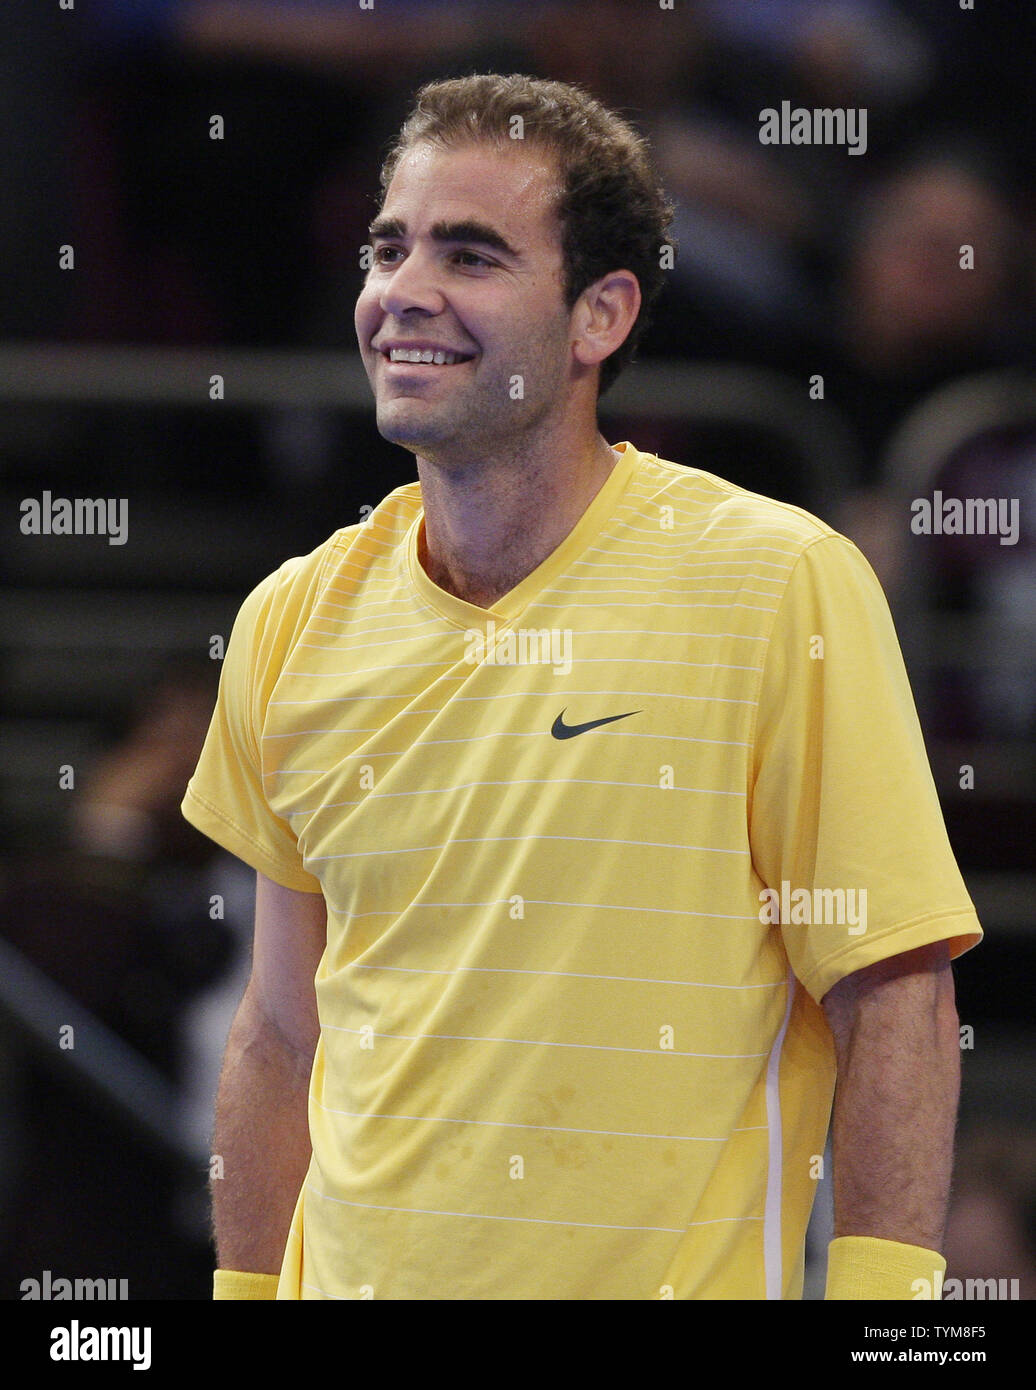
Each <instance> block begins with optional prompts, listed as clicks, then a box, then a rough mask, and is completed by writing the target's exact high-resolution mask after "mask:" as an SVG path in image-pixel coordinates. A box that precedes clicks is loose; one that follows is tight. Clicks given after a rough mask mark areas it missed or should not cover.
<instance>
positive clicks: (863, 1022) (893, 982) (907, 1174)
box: [823, 941, 960, 1250]
mask: <svg viewBox="0 0 1036 1390" xmlns="http://www.w3.org/2000/svg"><path fill="white" fill-rule="evenodd" d="M823 1007H824V1012H825V1014H826V1015H827V1021H828V1023H829V1024H830V1027H831V1032H832V1033H833V1034H834V1041H835V1052H836V1055H837V1058H838V1082H837V1089H836V1091H835V1104H834V1126H833V1149H834V1200H835V1235H836V1236H876V1237H878V1238H879V1239H882V1240H892V1241H899V1242H901V1243H902V1244H904V1245H918V1246H922V1247H923V1248H925V1249H927V1250H940V1249H941V1246H942V1241H943V1234H944V1229H945V1224H946V1210H947V1205H948V1202H949V1192H950V1176H951V1172H952V1167H953V1136H954V1130H955V1127H956V1120H957V1105H958V1101H959V1097H960V1045H959V1023H958V1019H957V1009H956V1004H955V1000H954V990H953V974H952V971H951V968H950V952H949V944H948V942H945V941H940V942H936V943H934V944H933V945H931V946H922V947H919V948H918V949H917V950H914V951H907V952H904V953H903V954H902V955H898V956H892V957H890V958H889V959H887V960H883V961H879V962H877V963H876V964H875V965H871V966H867V967H865V968H864V969H863V970H857V971H855V972H854V973H853V974H851V975H847V976H846V977H845V979H843V980H840V981H839V982H838V984H836V985H834V986H833V987H832V988H831V989H830V990H829V991H828V993H827V994H826V995H825V996H824V1000H823Z"/></svg>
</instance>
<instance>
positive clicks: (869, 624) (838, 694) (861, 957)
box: [749, 533, 982, 1003]
mask: <svg viewBox="0 0 1036 1390" xmlns="http://www.w3.org/2000/svg"><path fill="white" fill-rule="evenodd" d="M749 834H750V840H751V846H752V859H753V863H754V865H755V867H756V871H757V873H758V874H759V876H760V878H761V879H762V881H763V883H764V884H765V885H766V886H767V889H768V890H769V895H768V897H769V909H770V910H771V911H772V910H774V909H776V910H777V915H773V916H769V917H767V918H764V920H774V921H777V920H779V921H780V927H779V928H777V927H775V928H774V929H775V930H778V929H779V930H780V931H781V933H782V936H783V940H784V945H785V950H786V952H787V955H788V959H789V961H790V963H791V967H792V969H793V970H794V972H795V974H796V975H797V977H798V978H799V979H800V980H801V982H802V984H803V986H804V987H805V989H806V990H807V991H808V992H809V994H810V995H811V996H812V997H813V998H814V999H815V1000H816V1001H817V1002H818V1003H819V1002H820V1000H821V999H822V998H823V996H824V995H825V994H826V993H827V991H828V990H829V989H830V988H831V986H832V985H834V984H836V983H837V981H838V980H840V979H842V978H843V976H845V975H848V974H850V973H852V971H854V970H859V969H861V968H863V967H864V966H867V965H872V964H874V963H875V962H876V961H879V960H882V959H884V958H885V957H888V956H893V955H898V954H899V953H901V952H903V951H911V950H914V949H915V948H916V947H919V946H925V945H928V944H930V943H931V942H934V941H940V940H948V941H949V942H950V954H951V957H953V958H955V957H957V956H959V955H961V954H962V953H963V952H964V951H966V950H968V949H969V948H970V947H971V946H974V945H976V944H977V943H978V941H980V940H981V937H982V929H981V927H980V925H979V922H978V918H977V916H976V913H975V908H974V905H973V903H972V901H971V899H970V897H969V896H968V893H967V890H966V888H965V886H964V881H963V879H962V877H961V874H960V870H959V869H958V867H957V863H956V860H955V859H954V856H953V851H952V849H951V847H950V843H949V838H948V836H947V834H946V826H945V823H944V821H943V816H942V810H941V807H940V805H939V797H938V793H937V792H936V788H935V782H934V779H933V777H932V773H931V768H930V766H929V763H928V756H927V753H926V751H925V746H924V739H923V736H922V733H921V726H920V722H919V720H918V717H917V711H916V708H915V705H914V699H913V695H912V693H911V690H910V684H909V680H908V678H907V673H906V668H905V665H904V662H903V657H902V653H901V651H900V646H899V641H898V639H897V637H896V631H895V627H894V625H893V622H892V615H891V613H890V612H889V607H888V603H887V601H886V599H885V595H884V593H883V591H882V589H881V585H880V584H879V583H878V580H877V577H876V576H875V574H874V572H873V570H872V569H871V567H870V565H869V564H868V563H867V561H866V559H865V558H864V556H863V555H862V554H861V553H860V551H859V550H858V549H857V547H856V546H855V545H854V544H853V543H852V542H851V541H850V540H848V539H847V538H846V537H844V536H840V535H837V534H835V533H830V534H828V535H826V536H822V537H819V538H818V539H816V540H814V541H812V542H811V543H810V544H809V545H808V546H807V547H806V549H805V550H804V551H803V552H802V554H801V555H800V556H799V558H798V561H797V563H796V565H795V568H794V570H793V572H792V575H791V577H790V578H789V581H788V585H787V588H786V590H785V592H784V595H783V597H782V599H781V603H780V606H779V608H778V612H777V616H776V618H775V619H774V625H773V629H772V632H771V636H770V641H769V644H768V647H767V652H766V657H765V663H764V671H763V676H762V681H761V687H760V698H759V704H758V708H757V712H756V725H755V735H754V739H753V753H752V785H751V789H750V800H749ZM778 904H779V908H778Z"/></svg>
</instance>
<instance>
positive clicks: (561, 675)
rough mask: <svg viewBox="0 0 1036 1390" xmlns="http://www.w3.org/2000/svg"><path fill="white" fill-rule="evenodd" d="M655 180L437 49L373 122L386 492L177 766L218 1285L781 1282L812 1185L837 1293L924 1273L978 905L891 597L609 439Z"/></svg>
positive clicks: (390, 1292) (309, 578)
mask: <svg viewBox="0 0 1036 1390" xmlns="http://www.w3.org/2000/svg"><path fill="white" fill-rule="evenodd" d="M671 215H672V207H671V205H670V204H669V203H668V201H667V200H666V197H665V195H664V193H663V191H662V190H661V188H660V187H659V185H658V183H657V181H656V178H655V176H654V175H653V173H652V169H651V165H650V162H649V154H648V150H647V148H646V145H645V142H644V140H643V139H642V138H641V137H640V136H639V135H638V134H637V133H635V132H634V130H633V129H632V128H631V127H630V126H629V125H628V124H627V123H626V122H625V121H624V120H623V119H621V118H620V117H619V116H618V115H617V114H615V113H612V112H610V111H608V110H606V109H604V108H602V107H601V105H599V104H598V103H597V102H596V101H595V100H593V99H592V98H591V97H590V96H589V95H588V94H587V93H585V92H584V91H583V90H581V89H579V88H576V87H573V86H569V85H565V84H561V83H557V82H547V81H539V80H532V79H529V78H527V77H524V76H500V75H496V74H483V75H477V76H472V77H466V78H460V79H452V80H449V81H444V82H436V83H432V84H429V85H427V86H426V87H424V88H423V89H422V90H421V91H420V92H419V93H418V96H417V101H416V106H415V108H414V110H413V111H412V113H411V115H410V116H409V118H408V119H407V121H406V123H405V124H404V126H403V128H402V130H401V132H400V135H399V137H398V141H397V143H396V144H395V146H394V148H393V149H392V150H391V152H390V153H389V155H388V157H387V160H386V164H385V168H384V170H383V175H382V197H381V202H380V208H379V210H378V215H377V217H376V219H375V221H374V223H373V225H372V227H371V230H370V257H369V259H370V266H369V269H368V270H367V273H366V279H365V282H364V284H363V287H362V290H361V292H360V294H359V298H358V301H357V305H356V315H355V321H356V332H357V338H358V342H359V349H360V352H361V354H362V357H363V361H364V364H365V366H366V369H367V373H368V375H369V378H370V382H371V387H372V390H373V393H374V399H375V403H376V408H377V422H378V428H379V430H380V432H381V433H382V435H384V437H385V438H386V439H389V440H392V441H394V442H395V443H397V444H400V445H401V446H403V447H404V448H406V449H408V450H410V451H411V452H413V454H414V456H415V459H416V466H417V473H418V478H419V481H417V482H414V483H411V484H408V485H407V486H404V487H402V488H399V489H397V490H396V491H394V492H392V493H391V494H390V495H389V496H388V497H386V498H385V499H384V500H383V501H382V502H381V503H380V505H378V506H377V507H376V508H374V510H373V512H372V513H371V515H370V516H369V517H368V518H367V519H366V520H365V521H364V522H363V523H362V524H357V525H347V526H344V527H342V528H340V529H338V530H336V531H335V532H334V533H333V534H332V535H331V536H330V537H329V538H328V539H327V540H326V541H325V542H324V543H323V544H321V545H319V546H318V547H317V548H316V549H315V550H314V551H313V552H312V553H311V554H309V555H306V556H301V557H296V558H294V559H289V560H286V561H285V563H284V564H283V565H281V567H280V568H279V569H278V570H277V571H276V572H275V573H273V574H271V575H270V576H269V577H268V578H266V579H265V580H263V582H262V583H261V584H259V586H258V587H257V588H256V589H255V590H254V591H253V592H252V593H251V594H250V595H249V596H248V598H247V599H246V600H245V602H244V604H243V606H242V608H241V611H240V614H239V616H238V618H237V621H236V623H235V626H234V630H233V634H232V637H231V641H230V643H229V645H228V650H227V655H226V660H225V663H224V668H223V673H222V681H221V686H220V693H219V699H218V703H217V707H216V710H215V713H214V716H213V719H212V724H211V728H210V730H209V734H208V737H207V741H206V743H205V747H204V751H203V753H202V756H201V759H200V762H199V764H198V768H197V771H196V772H195V774H194V776H193V778H192V779H191V782H190V784H189V787H188V790H187V794H186V797H185V799H184V802H183V810H184V814H185V815H186V816H187V818H188V819H189V820H190V821H191V822H192V823H193V824H194V825H195V826H197V827H198V828H199V829H201V830H202V831H204V832H205V833H206V834H207V835H209V836H211V837H212V838H213V839H214V840H216V841H217V842H218V843H219V844H221V845H222V846H224V847H225V848H226V849H228V850H229V851H231V852H232V853H234V854H235V855H237V856H239V857H240V858H241V859H242V860H244V861H245V863H246V864H248V865H250V866H251V867H252V868H254V869H255V870H256V872H257V899H256V921H255V945H254V959H253V968H252V975H251V980H250V982H249V985H248V987H247V990H246V992H245V995H244V998H243V1000H242V1002H241V1006H240V1009H239V1011H238V1013H237V1016H236V1018H235V1021H234V1024H233V1028H232V1030H231V1034H230V1038H229V1042H228V1045H227V1052H226V1059H225V1063H224V1069H223V1076H222V1080H221V1085H220V1091H219V1097H218V1101H217V1115H216V1130H215V1141H214V1147H215V1151H216V1152H217V1153H218V1154H219V1155H220V1156H221V1157H222V1159H223V1176H222V1177H221V1178H220V1179H218V1180H216V1181H215V1182H214V1183H213V1204H214V1219H215V1233H216V1242H217V1252H218V1264H219V1269H218V1270H217V1272H216V1276H215V1296H216V1297H217V1298H239V1299H244V1298H274V1297H278V1298H283V1299H301V1298H307V1299H363V1298H388V1299H471V1300H485V1299H573V1300H583V1299H666V1298H678V1299H707V1298H712V1299H764V1298H768V1299H794V1298H798V1297H800V1296H801V1292H802V1281H803V1248H804V1237H805V1231H806V1224H807V1220H808V1218H809V1214H810V1209H811V1207H812V1204H813V1201H814V1198H815V1196H816V1193H817V1190H818V1188H819V1186H820V1185H821V1184H822V1183H828V1184H831V1183H833V1184H834V1204H835V1216H836V1238H835V1239H834V1241H833V1243H832V1246H831V1249H830V1256H829V1262H828V1286H827V1296H828V1297H829V1298H832V1299H835V1298H843V1299H844V1298H852V1299H856V1298H899V1299H909V1298H912V1297H914V1296H915V1293H916V1289H917V1288H918V1287H920V1285H918V1282H917V1281H919V1280H927V1281H928V1285H929V1287H931V1286H932V1285H933V1284H936V1285H937V1275H938V1273H939V1272H940V1271H941V1270H942V1269H944V1267H945V1265H944V1261H943V1259H942V1256H941V1255H940V1253H939V1249H940V1244H941V1242H942V1236H943V1224H944V1221H945V1216H946V1205H947V1197H948V1191H949V1181H950V1172H951V1162H952V1145H953V1132H954V1123H955V1116H956V1108H957V1099H958V1086H959V1066H960V1058H959V1046H958V1022H957V1016H956V1010H955V1004H954V992H953V982H952V973H951V965H950V962H951V960H952V959H953V958H954V957H956V956H958V955H959V954H960V953H961V952H963V951H964V950H966V949H967V948H968V947H970V946H972V945H974V944H975V943H976V942H977V941H978V940H979V939H980V937H981V934H982V933H981V928H980V926H979V923H978V920H977V917H976V914H975V910H974V907H973V905H972V902H971V900H970V898H969V897H968V894H967V892H966V890H965V886H964V884H963V882H962V879H961V875H960V873H959V871H958V868H957V865H956V863H955V861H954V857H953V854H952V852H951V849H950V846H949V843H948V840H947V836H946V832H945V828H944V824H943V819H942V815H941V812H940V807H939V801H938V797H937V794H936V790H935V786H934V783H933V779H932V776H931V772H930V769H929V766H928V762H927V759H926V755H925V749H924V743H923V740H922V736H921V730H920V728H919V725H918V720H917V715H916V713H915V708H914V703H913V699H912V696H911V692H910V688H909V684H908V681H907V677H906V673H905V670H904V665H903V661H902V657H901V654H900V649H899V645H898V643H897V639H896V635H895V631H894V628H893V625H892V621H891V617H890V614H889V610H888V606H887V604H886V601H885V598H884V595H883V593H882V590H881V588H880V586H879V584H878V582H877V580H876V578H875V576H874V574H873V572H872V571H871V569H870V567H869V566H868V564H867V562H866V561H865V560H864V558H863V556H862V555H861V554H860V552H859V551H858V550H857V549H856V547H855V546H854V545H853V544H852V543H851V542H850V541H849V540H847V539H846V538H845V537H843V536H841V535H839V534H838V533H836V532H835V531H833V530H832V529H831V528H830V527H829V526H827V525H826V524H825V523H824V522H822V521H820V520H819V519H818V518H816V517H815V516H812V515H810V514H809V513H807V512H805V511H803V510H800V509H799V508H796V507H792V506H788V505H785V504H783V503H780V502H777V501H774V500H771V499H769V498H767V497H764V496H760V495H758V494H755V493H751V492H747V491H745V490H744V489H742V488H740V487H737V486H735V485H734V484H732V483H730V482H727V481H725V480H724V479H722V478H719V477H716V476H714V475H712V474H709V473H707V472H703V471H701V470H700V469H697V468H694V467H693V466H685V465H683V464H679V463H675V462H670V461H668V460H665V459H661V458H657V457H655V456H654V455H652V454H650V453H646V452H643V451H641V450H639V449H638V448H637V447H636V446H635V445H634V444H633V443H631V442H629V441H623V442H620V443H617V444H614V445H610V444H609V442H608V441H607V440H606V438H605V437H604V436H603V435H602V434H601V432H600V430H599V428H598V424H597V402H598V398H599V395H600V393H601V391H602V390H605V389H607V387H608V386H609V385H610V384H611V383H612V381H614V379H615V377H616V375H617V374H618V372H619V371H620V370H621V369H622V367H623V366H624V365H625V364H626V363H627V362H628V361H629V360H630V358H631V356H632V355H633V352H634V349H635V346H636V343H637V341H638V339H639V337H640V334H641V333H642V331H643V329H644V326H645V324H646V322H647V315H648V313H649V311H650V309H651V306H652V303H653V302H654V300H655V299H656V297H657V295H658V293H659V290H660V289H661V286H662V283H663V281H664V278H665V273H666V272H665V269H664V268H663V267H664V265H665V262H666V252H667V251H668V249H669V246H670V243H669V242H668V240H667V231H668V226H669V221H670V218H671ZM343 467H352V468H359V469H362V468H363V459H362V458H352V459H345V460H343ZM836 1079H837V1090H836V1089H835V1082H836ZM832 1103H833V1172H832V1171H825V1169H824V1159H823V1155H824V1150H825V1140H826V1136H827V1134H828V1128H829V1123H830V1122H831V1120H832Z"/></svg>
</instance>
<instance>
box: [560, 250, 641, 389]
mask: <svg viewBox="0 0 1036 1390" xmlns="http://www.w3.org/2000/svg"><path fill="white" fill-rule="evenodd" d="M639 313H640V285H639V284H638V283H637V277H636V276H635V275H634V274H633V272H632V271H631V270H610V271H609V272H608V274H607V275H603V276H602V277H601V278H600V280H595V281H594V283H593V284H592V285H588V286H587V288H586V289H585V290H584V291H583V293H582V294H581V295H580V296H579V299H578V301H577V302H576V305H575V308H574V309H573V319H572V331H573V334H574V335H575V336H574V338H573V342H572V351H573V353H574V354H575V359H576V361H577V362H580V363H582V365H583V366H585V367H595V366H597V364H598V363H599V362H603V361H604V359H605V358H606V357H610V356H611V355H612V353H613V352H615V351H616V349H618V348H620V347H621V346H622V344H623V343H624V342H625V341H626V339H627V337H628V336H629V333H630V330H631V329H632V327H633V325H634V324H635V323H636V321H637V315H638V314H639Z"/></svg>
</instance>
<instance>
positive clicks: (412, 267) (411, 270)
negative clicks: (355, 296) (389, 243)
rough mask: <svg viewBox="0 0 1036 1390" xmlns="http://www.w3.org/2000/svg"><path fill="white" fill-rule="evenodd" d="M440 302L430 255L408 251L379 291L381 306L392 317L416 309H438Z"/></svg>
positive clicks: (438, 311) (436, 278) (429, 311)
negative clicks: (380, 291)
mask: <svg viewBox="0 0 1036 1390" xmlns="http://www.w3.org/2000/svg"><path fill="white" fill-rule="evenodd" d="M443 305H444V300H443V295H442V289H441V287H440V285H439V279H438V270H437V263H436V260H435V257H434V256H427V255H425V254H424V253H423V252H421V251H417V250H414V251H411V252H410V254H409V255H408V256H406V257H405V258H404V259H403V260H402V261H401V262H400V263H399V265H397V266H396V267H395V269H394V270H393V272H392V274H391V275H390V276H389V277H388V278H387V281H386V284H385V288H384V289H383V290H382V293H381V307H382V310H383V311H384V312H385V313H386V314H390V315H392V316H393V317H394V318H400V317H402V315H404V314H406V313H408V312H410V311H412V310H414V309H420V310H423V311H424V312H425V313H428V314H437V313H441V311H442V309H443Z"/></svg>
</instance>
